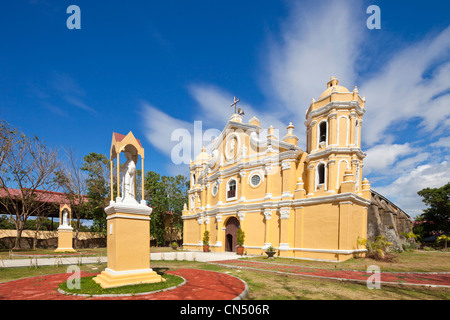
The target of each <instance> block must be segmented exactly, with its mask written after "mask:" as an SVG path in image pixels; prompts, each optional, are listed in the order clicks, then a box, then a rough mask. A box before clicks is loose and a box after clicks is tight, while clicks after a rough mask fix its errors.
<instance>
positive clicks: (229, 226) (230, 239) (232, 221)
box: [225, 217, 240, 252]
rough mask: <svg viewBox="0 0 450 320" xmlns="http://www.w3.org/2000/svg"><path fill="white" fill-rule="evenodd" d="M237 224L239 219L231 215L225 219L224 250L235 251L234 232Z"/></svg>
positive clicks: (235, 240)
mask: <svg viewBox="0 0 450 320" xmlns="http://www.w3.org/2000/svg"><path fill="white" fill-rule="evenodd" d="M239 225H240V224H239V220H238V219H236V218H235V217H231V218H229V219H228V220H227V223H226V225H225V251H229V252H236V246H237V239H236V233H237V229H238V228H239Z"/></svg>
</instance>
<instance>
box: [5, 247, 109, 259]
mask: <svg viewBox="0 0 450 320" xmlns="http://www.w3.org/2000/svg"><path fill="white" fill-rule="evenodd" d="M76 251H77V252H67V253H64V252H55V249H54V248H52V249H42V248H39V249H18V250H12V253H13V254H15V255H20V256H15V257H14V256H12V257H10V250H9V249H0V258H2V259H26V257H23V256H28V255H29V256H35V255H69V256H72V255H74V254H77V253H81V254H92V255H102V256H106V248H95V249H90V248H89V249H76Z"/></svg>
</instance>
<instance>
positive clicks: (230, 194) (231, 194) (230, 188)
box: [227, 179, 237, 200]
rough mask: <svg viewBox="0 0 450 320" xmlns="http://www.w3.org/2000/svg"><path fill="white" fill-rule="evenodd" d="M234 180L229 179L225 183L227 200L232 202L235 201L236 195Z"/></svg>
mask: <svg viewBox="0 0 450 320" xmlns="http://www.w3.org/2000/svg"><path fill="white" fill-rule="evenodd" d="M236 188H237V184H236V180H235V179H230V180H229V181H228V183H227V200H233V199H236V197H237V193H236Z"/></svg>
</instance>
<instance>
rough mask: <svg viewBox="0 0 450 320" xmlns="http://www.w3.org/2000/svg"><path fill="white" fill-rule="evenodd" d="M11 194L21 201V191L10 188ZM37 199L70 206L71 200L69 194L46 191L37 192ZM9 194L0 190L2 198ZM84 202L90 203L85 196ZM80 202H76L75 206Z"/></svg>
mask: <svg viewBox="0 0 450 320" xmlns="http://www.w3.org/2000/svg"><path fill="white" fill-rule="evenodd" d="M8 192H9V194H11V195H12V196H13V197H15V198H18V199H20V198H21V197H22V194H21V190H20V189H12V188H8ZM34 192H35V194H36V197H37V198H36V199H37V200H38V201H42V202H50V203H61V204H69V199H68V198H67V194H65V193H63V192H55V191H44V190H35V191H34ZM6 196H7V192H6V190H5V189H0V197H6ZM84 201H86V202H87V201H88V199H87V197H86V196H84ZM77 203H78V201H77V200H75V204H77Z"/></svg>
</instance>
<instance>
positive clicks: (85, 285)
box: [59, 274, 184, 295]
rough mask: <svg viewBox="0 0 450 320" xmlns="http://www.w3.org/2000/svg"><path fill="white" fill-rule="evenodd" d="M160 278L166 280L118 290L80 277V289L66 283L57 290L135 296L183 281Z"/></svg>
mask: <svg viewBox="0 0 450 320" xmlns="http://www.w3.org/2000/svg"><path fill="white" fill-rule="evenodd" d="M162 277H163V278H164V279H165V280H166V281H165V282H159V283H145V284H137V285H131V286H123V287H118V288H109V289H103V288H102V287H101V286H100V285H99V284H97V283H96V282H95V281H94V280H93V278H94V276H91V277H82V278H81V279H80V289H77V288H68V287H67V283H66V282H63V283H61V284H60V285H59V288H60V289H62V290H64V291H65V292H67V293H75V294H87V295H99V294H137V293H144V292H152V291H159V290H163V289H167V288H170V287H175V286H178V285H180V284H181V283H183V281H184V280H183V278H181V277H178V276H175V275H170V274H164V275H163V276H162Z"/></svg>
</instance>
